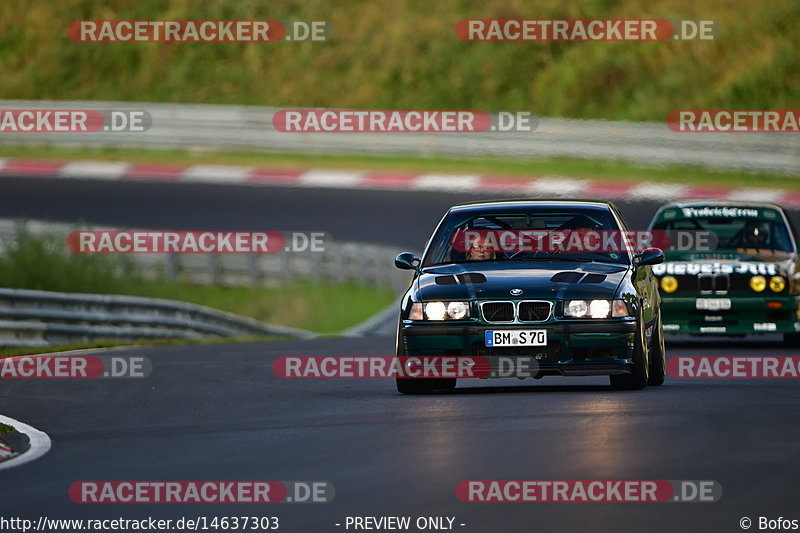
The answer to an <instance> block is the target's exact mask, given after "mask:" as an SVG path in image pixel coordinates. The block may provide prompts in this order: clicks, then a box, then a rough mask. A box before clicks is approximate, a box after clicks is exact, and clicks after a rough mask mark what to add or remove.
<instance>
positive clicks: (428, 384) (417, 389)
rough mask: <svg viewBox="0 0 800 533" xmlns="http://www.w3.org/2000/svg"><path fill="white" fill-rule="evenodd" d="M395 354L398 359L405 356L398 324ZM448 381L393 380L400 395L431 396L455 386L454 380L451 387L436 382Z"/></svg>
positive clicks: (443, 380)
mask: <svg viewBox="0 0 800 533" xmlns="http://www.w3.org/2000/svg"><path fill="white" fill-rule="evenodd" d="M395 354H397V356H398V357H402V356H404V355H406V346H405V343H404V342H403V336H402V334H401V333H400V324H398V325H397V337H396V340H395ZM440 381H441V382H445V381H450V380H447V379H427V378H425V379H417V378H395V382H396V383H397V392H399V393H401V394H432V393H433V391H434V390H436V389H443V388H451V389H454V388H455V386H456V380H455V379H453V380H452V381H453V384H452V386H450V387H448V385H449V383H438V382H440Z"/></svg>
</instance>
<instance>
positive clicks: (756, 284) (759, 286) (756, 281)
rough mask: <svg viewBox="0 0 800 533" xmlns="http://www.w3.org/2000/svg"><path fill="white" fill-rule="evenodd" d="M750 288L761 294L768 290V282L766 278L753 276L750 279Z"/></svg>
mask: <svg viewBox="0 0 800 533" xmlns="http://www.w3.org/2000/svg"><path fill="white" fill-rule="evenodd" d="M750 288H751V289H753V290H754V291H756V292H761V291H763V290H764V289H766V288H767V280H766V279H764V276H753V277H752V278H750Z"/></svg>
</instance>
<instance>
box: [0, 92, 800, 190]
mask: <svg viewBox="0 0 800 533" xmlns="http://www.w3.org/2000/svg"><path fill="white" fill-rule="evenodd" d="M0 109H96V110H99V111H104V110H145V111H147V112H148V113H149V114H150V116H151V117H152V126H151V127H150V129H149V130H148V131H146V132H139V133H114V132H103V131H100V132H93V133H2V134H0V143H4V144H26V145H37V144H38V145H57V146H83V147H120V148H152V149H187V150H188V149H191V150H196V149H197V150H221V149H225V150H255V151H265V152H301V153H327V154H346V153H353V154H359V153H360V154H363V153H371V154H401V153H410V154H418V155H430V154H438V155H444V156H467V155H470V156H475V155H478V156H501V157H515V158H541V157H571V158H581V159H605V160H616V159H620V160H625V161H633V162H637V163H644V164H653V165H662V164H671V165H675V164H677V165H699V166H705V167H710V168H719V169H742V170H749V171H770V172H779V173H785V174H789V175H798V176H800V145H798V143H797V140H796V135H791V134H785V133H705V134H704V133H676V132H673V131H671V130H669V129H668V128H667V126H666V124H665V123H658V122H614V121H606V120H573V119H557V118H541V119H540V120H539V123H538V127H537V128H536V130H535V131H534V132H532V133H517V132H491V131H487V132H482V133H438V134H437V133H358V134H354V133H283V132H279V131H276V130H275V128H274V127H273V125H272V116H273V115H274V114H275V112H277V111H279V110H280V109H281V108H274V107H261V106H231V105H201V104H159V103H144V102H94V101H40V100H32V101H28V100H0Z"/></svg>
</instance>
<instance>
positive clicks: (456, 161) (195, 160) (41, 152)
mask: <svg viewBox="0 0 800 533" xmlns="http://www.w3.org/2000/svg"><path fill="white" fill-rule="evenodd" d="M0 157H18V158H31V159H55V160H65V161H71V160H97V161H130V162H141V163H145V162H146V163H164V164H175V165H208V164H219V165H248V166H250V165H252V166H264V167H276V168H307V167H323V168H335V169H353V170H370V171H398V172H414V173H422V172H442V173H454V174H456V173H469V174H474V173H477V174H488V175H491V174H497V175H503V176H507V177H510V178H518V179H520V180H524V179H529V178H531V177H542V176H563V177H570V178H578V179H595V180H602V181H620V182H625V181H630V182H634V181H636V182H640V181H649V182H659V183H677V184H689V185H709V186H726V187H731V186H737V187H759V188H763V187H772V188H779V189H791V190H800V177H797V176H787V175H784V174H777V173H767V172H744V171H733V170H711V169H707V168H703V167H696V166H694V167H683V166H655V165H652V166H648V165H640V164H635V163H630V162H627V161H619V160H591V159H570V158H547V159H509V158H503V157H443V156H434V157H421V156H415V155H404V156H397V155H392V156H378V155H347V156H343V155H305V154H288V153H276V154H271V153H257V152H236V151H213V152H212V151H205V152H189V151H181V150H141V149H131V150H128V149H118V148H101V149H92V148H61V147H52V146H12V145H0Z"/></svg>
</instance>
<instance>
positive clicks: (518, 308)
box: [481, 300, 553, 324]
mask: <svg viewBox="0 0 800 533" xmlns="http://www.w3.org/2000/svg"><path fill="white" fill-rule="evenodd" d="M552 312H553V304H552V303H550V302H546V301H538V300H522V301H500V302H482V303H481V314H482V315H483V320H485V321H486V322H490V323H495V324H508V323H511V322H520V323H521V322H526V323H530V322H545V321H547V319H548V318H550V315H551V313H552Z"/></svg>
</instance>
